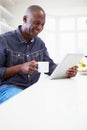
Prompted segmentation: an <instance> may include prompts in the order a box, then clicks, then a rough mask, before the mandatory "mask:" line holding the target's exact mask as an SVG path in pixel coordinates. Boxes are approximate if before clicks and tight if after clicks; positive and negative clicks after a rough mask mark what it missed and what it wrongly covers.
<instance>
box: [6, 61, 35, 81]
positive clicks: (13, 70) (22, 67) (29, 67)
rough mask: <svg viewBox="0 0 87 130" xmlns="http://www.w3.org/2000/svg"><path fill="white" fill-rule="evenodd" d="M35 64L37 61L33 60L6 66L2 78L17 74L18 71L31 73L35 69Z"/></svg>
mask: <svg viewBox="0 0 87 130" xmlns="http://www.w3.org/2000/svg"><path fill="white" fill-rule="evenodd" d="M36 66H37V62H36V61H34V60H33V61H30V62H25V63H23V64H19V65H15V66H11V67H8V68H7V69H6V73H5V75H4V78H5V79H7V78H9V77H11V76H14V75H16V74H18V73H24V74H32V73H33V72H35V71H37V68H36Z"/></svg>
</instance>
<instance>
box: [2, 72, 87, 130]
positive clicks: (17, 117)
mask: <svg viewBox="0 0 87 130" xmlns="http://www.w3.org/2000/svg"><path fill="white" fill-rule="evenodd" d="M86 82H87V75H79V74H78V75H77V76H76V77H74V78H71V79H58V80H50V79H49V77H42V78H40V80H39V81H38V82H37V83H36V84H34V85H32V86H31V87H29V88H27V89H25V90H24V91H22V92H21V93H19V94H18V95H16V96H14V97H13V98H11V99H9V100H8V101H6V102H5V103H3V104H2V105H0V130H87V85H86Z"/></svg>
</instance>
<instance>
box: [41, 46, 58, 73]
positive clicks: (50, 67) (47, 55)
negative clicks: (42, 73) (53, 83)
mask: <svg viewBox="0 0 87 130" xmlns="http://www.w3.org/2000/svg"><path fill="white" fill-rule="evenodd" d="M43 46H44V58H43V59H44V61H48V62H49V73H46V74H48V75H51V73H52V72H53V71H54V69H55V68H56V66H57V64H55V63H54V61H53V59H51V58H50V56H49V53H48V51H47V48H46V46H45V44H43Z"/></svg>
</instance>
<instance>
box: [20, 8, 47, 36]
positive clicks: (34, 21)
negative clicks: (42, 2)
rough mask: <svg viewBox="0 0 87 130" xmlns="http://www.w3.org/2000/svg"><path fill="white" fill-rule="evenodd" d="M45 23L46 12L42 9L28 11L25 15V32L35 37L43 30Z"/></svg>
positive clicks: (23, 27) (23, 29)
mask: <svg viewBox="0 0 87 130" xmlns="http://www.w3.org/2000/svg"><path fill="white" fill-rule="evenodd" d="M44 24H45V13H44V12H43V11H42V10H40V9H37V10H36V11H27V13H26V15H25V16H24V17H23V26H22V31H23V34H24V35H26V36H28V37H31V38H33V37H35V36H37V35H38V34H39V33H40V32H41V31H42V30H43V27H44Z"/></svg>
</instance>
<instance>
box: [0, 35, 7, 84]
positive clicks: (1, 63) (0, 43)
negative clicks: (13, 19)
mask: <svg viewBox="0 0 87 130" xmlns="http://www.w3.org/2000/svg"><path fill="white" fill-rule="evenodd" d="M5 43H6V41H5V40H4V38H3V37H2V36H0V82H1V80H3V77H4V74H5V72H6V69H7V68H6V65H5V64H6V55H5V48H6V44H5Z"/></svg>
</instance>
